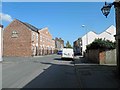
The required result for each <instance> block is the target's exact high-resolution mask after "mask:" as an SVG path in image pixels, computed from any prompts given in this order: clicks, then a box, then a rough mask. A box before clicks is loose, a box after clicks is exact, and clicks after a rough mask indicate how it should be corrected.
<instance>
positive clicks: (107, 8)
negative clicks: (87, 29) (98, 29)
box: [101, 2, 113, 18]
mask: <svg viewBox="0 0 120 90" xmlns="http://www.w3.org/2000/svg"><path fill="white" fill-rule="evenodd" d="M112 5H113V3H110V4H107V2H105V5H104V6H103V7H102V8H101V11H102V13H103V15H105V16H106V18H107V16H108V14H109V13H110V9H111V7H112Z"/></svg>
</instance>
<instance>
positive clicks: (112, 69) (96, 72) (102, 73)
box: [74, 57, 120, 89]
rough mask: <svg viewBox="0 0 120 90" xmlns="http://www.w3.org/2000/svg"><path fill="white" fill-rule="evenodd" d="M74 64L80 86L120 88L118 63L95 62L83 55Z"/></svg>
mask: <svg viewBox="0 0 120 90" xmlns="http://www.w3.org/2000/svg"><path fill="white" fill-rule="evenodd" d="M74 65H75V72H76V74H77V78H78V81H79V85H80V88H117V89H120V78H119V76H118V74H117V71H116V65H99V64H94V63H91V62H88V60H86V59H85V58H83V57H79V58H78V57H77V58H76V59H75V60H74Z"/></svg>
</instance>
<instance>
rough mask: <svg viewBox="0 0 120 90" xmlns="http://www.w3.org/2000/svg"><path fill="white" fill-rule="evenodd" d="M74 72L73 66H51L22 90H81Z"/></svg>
mask: <svg viewBox="0 0 120 90" xmlns="http://www.w3.org/2000/svg"><path fill="white" fill-rule="evenodd" d="M43 64H51V63H43ZM74 70H75V69H74V66H73V65H71V64H69V65H63V64H51V66H50V67H49V68H47V69H44V72H43V73H41V74H39V75H38V76H37V77H36V78H35V79H33V80H32V81H31V82H29V83H28V84H27V85H26V86H24V87H23V88H22V89H21V90H24V89H26V88H79V85H78V82H77V79H76V76H75V71H74Z"/></svg>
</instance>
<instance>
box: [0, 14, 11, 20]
mask: <svg viewBox="0 0 120 90" xmlns="http://www.w3.org/2000/svg"><path fill="white" fill-rule="evenodd" d="M12 20H13V19H12V17H11V16H10V15H8V14H4V13H0V21H6V22H11V21H12Z"/></svg>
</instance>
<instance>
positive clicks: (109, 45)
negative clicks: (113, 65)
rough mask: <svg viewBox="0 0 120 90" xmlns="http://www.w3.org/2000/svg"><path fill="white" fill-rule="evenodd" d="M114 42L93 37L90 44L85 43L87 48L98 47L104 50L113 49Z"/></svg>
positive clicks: (114, 46)
mask: <svg viewBox="0 0 120 90" xmlns="http://www.w3.org/2000/svg"><path fill="white" fill-rule="evenodd" d="M115 48H116V43H115V42H112V41H109V40H102V39H99V38H98V39H95V40H94V41H93V42H92V43H91V44H89V45H87V50H90V49H100V50H102V51H104V50H110V49H115Z"/></svg>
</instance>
